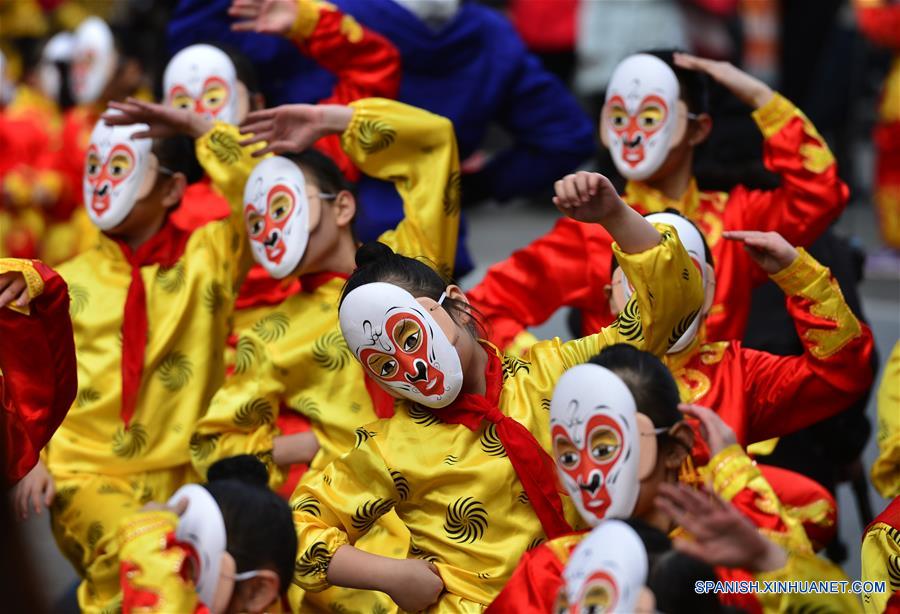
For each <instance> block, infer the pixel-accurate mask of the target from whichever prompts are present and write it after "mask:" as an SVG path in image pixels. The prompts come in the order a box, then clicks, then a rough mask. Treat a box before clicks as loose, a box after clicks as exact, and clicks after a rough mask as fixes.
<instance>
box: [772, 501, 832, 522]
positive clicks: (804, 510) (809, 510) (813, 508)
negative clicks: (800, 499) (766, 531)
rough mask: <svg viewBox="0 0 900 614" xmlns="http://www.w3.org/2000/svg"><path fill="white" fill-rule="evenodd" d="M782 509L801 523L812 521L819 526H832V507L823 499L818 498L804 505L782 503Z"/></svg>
mask: <svg viewBox="0 0 900 614" xmlns="http://www.w3.org/2000/svg"><path fill="white" fill-rule="evenodd" d="M783 507H784V511H785V513H787V514H788V515H790V516H791V517H792V518H795V519H796V520H797V521H799V522H801V523H809V522H811V523H813V524H816V525H818V526H820V527H831V526H834V515H833V514H832V511H833V509H834V508H833V507H832V505H831V503H830V502H829V501H827V500H825V499H819V500H818V501H813V502H812V503H808V504H806V505H798V506H791V505H784V506H783Z"/></svg>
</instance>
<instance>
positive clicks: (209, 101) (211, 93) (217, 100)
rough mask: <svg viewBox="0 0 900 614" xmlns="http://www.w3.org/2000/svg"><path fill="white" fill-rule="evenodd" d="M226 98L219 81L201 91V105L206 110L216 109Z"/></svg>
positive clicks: (226, 94)
mask: <svg viewBox="0 0 900 614" xmlns="http://www.w3.org/2000/svg"><path fill="white" fill-rule="evenodd" d="M227 99H228V93H227V91H226V90H225V87H224V86H223V85H221V84H219V83H216V84H214V85H210V86H209V87H207V88H206V90H204V92H203V107H204V108H205V109H206V110H208V111H218V110H219V109H221V108H222V106H224V104H225V101H226V100H227Z"/></svg>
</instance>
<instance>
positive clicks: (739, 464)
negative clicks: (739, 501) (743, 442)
mask: <svg viewBox="0 0 900 614" xmlns="http://www.w3.org/2000/svg"><path fill="white" fill-rule="evenodd" d="M703 471H704V472H705V473H706V474H707V476H708V477H709V478H710V479H711V480H712V484H713V490H714V491H715V493H716V494H718V495H719V496H720V497H722V498H723V499H724V500H725V501H731V500H732V499H734V497H735V495H737V494H738V493H739V492H740V491H741V490H743V489H744V487H746V486H747V484H748V483H749V481H750V480H751V479H752V478H753V476H754V475H756V473H757V472H758V469H757V468H756V466H755V465H754V464H753V461H752V460H751V459H750V457H749V456H747V453H746V452H744V450H743V448H741V446H740V445H738V444H736V443H735V444H731V445H730V446H728V447H727V448H725V449H723V450H722V451H720V452H719V453H718V454H716V455H715V456H713V457H712V458H711V459H710V461H709V464H708V465H707V466H706V467H705V468H704V469H703Z"/></svg>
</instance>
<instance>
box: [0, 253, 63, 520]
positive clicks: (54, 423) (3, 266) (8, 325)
mask: <svg viewBox="0 0 900 614" xmlns="http://www.w3.org/2000/svg"><path fill="white" fill-rule="evenodd" d="M0 339H2V340H3V342H2V343H0V412H2V413H0V437H2V438H3V442H4V443H3V445H2V446H0V448H2V449H3V451H4V455H3V457H2V458H0V463H2V467H0V477H2V478H3V481H4V482H5V483H6V484H15V483H16V482H17V481H18V480H19V479H21V478H22V477H23V476H24V475H25V474H27V473H28V472H29V471H31V469H32V468H33V467H34V465H35V464H36V463H37V462H38V455H39V454H40V452H41V449H43V447H44V446H45V445H46V443H47V442H48V441H49V440H50V437H51V436H52V435H53V432H54V431H56V429H57V427H58V426H59V424H60V422H62V420H63V418H64V417H65V415H66V412H67V411H69V407H70V406H71V405H72V401H73V400H74V399H75V390H76V388H77V387H78V381H77V374H76V367H75V344H74V343H73V341H72V321H71V320H70V319H69V293H68V291H67V288H66V282H64V281H63V280H62V278H61V277H60V276H59V275H58V274H57V273H56V272H55V271H53V270H52V269H50V268H49V267H47V266H46V265H44V264H43V263H41V262H38V261H37V260H34V261H32V260H14V259H11V258H0ZM52 494H53V493H52V492H50V493H45V496H47V497H52ZM45 502H46V500H45ZM47 503H48V502H47ZM29 504H33V505H34V508H35V512H37V513H40V508H41V505H40V501H39V500H38V499H37V498H36V499H34V500H27V499H24V498H23V499H20V500H17V501H16V506H17V509H18V510H19V514H20V515H25V514H26V513H27V512H25V511H24V510H26V509H27V507H28V505H29Z"/></svg>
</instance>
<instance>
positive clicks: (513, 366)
mask: <svg viewBox="0 0 900 614" xmlns="http://www.w3.org/2000/svg"><path fill="white" fill-rule="evenodd" d="M523 369H524V370H525V373H529V372H530V371H531V363H530V362H528V361H527V360H524V359H522V358H519V357H518V356H512V355H510V354H504V355H503V379H506V378H508V377H512V376H514V375H515V374H516V373H518V372H519V371H521V370H523Z"/></svg>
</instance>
